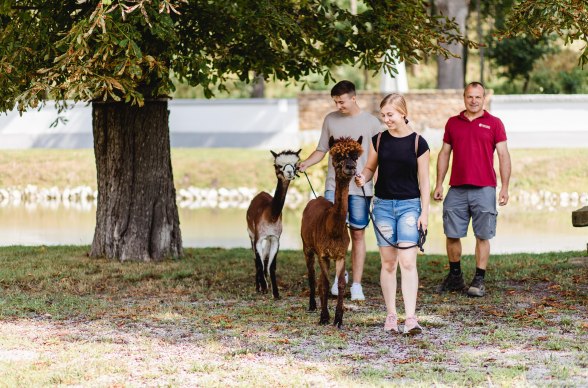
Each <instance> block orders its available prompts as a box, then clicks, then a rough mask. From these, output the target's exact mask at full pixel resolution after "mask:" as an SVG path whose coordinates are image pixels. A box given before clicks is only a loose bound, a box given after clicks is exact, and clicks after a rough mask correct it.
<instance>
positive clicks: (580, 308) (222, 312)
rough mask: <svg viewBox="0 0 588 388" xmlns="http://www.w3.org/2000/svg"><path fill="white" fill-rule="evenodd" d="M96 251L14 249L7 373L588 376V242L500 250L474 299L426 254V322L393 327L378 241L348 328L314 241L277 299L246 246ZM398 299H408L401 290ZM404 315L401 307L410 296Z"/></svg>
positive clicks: (455, 379) (5, 321) (279, 379)
mask: <svg viewBox="0 0 588 388" xmlns="http://www.w3.org/2000/svg"><path fill="white" fill-rule="evenodd" d="M88 250H89V248H88V247H7V248H1V249H0V284H1V286H2V291H1V292H2V297H1V299H0V317H1V319H2V321H1V322H2V330H1V331H0V373H2V374H3V375H4V373H3V372H6V373H8V375H7V376H8V377H7V378H8V380H7V381H9V382H15V383H22V382H23V381H24V382H28V383H31V384H37V383H38V384H44V383H48V384H53V383H55V382H57V383H63V382H65V383H68V382H70V383H72V384H80V383H81V382H88V381H91V382H93V384H94V383H95V384H98V385H100V383H101V382H106V383H109V384H114V383H117V382H123V383H124V382H128V381H131V382H132V383H131V385H133V384H144V383H146V382H148V384H155V385H158V384H159V385H161V384H163V385H167V384H175V385H187V384H197V385H220V384H227V383H229V384H233V385H234V383H235V382H237V385H253V384H255V385H259V382H263V384H261V385H288V386H290V385H299V384H301V385H310V384H313V385H314V384H322V385H325V384H326V385H356V384H362V385H382V384H387V385H388V384H392V385H394V384H398V385H431V384H438V383H439V384H445V385H449V386H452V385H455V386H460V385H474V386H475V385H487V384H488V382H492V383H493V384H499V385H514V384H519V385H520V384H522V385H525V384H531V385H535V384H543V383H544V382H545V381H549V382H550V384H554V385H582V384H583V383H586V382H588V372H586V367H587V366H588V357H587V356H586V354H587V351H588V345H586V344H587V343H588V341H587V339H588V324H586V322H587V321H588V314H587V305H588V285H587V282H586V279H587V278H588V266H585V265H583V261H582V260H579V259H578V257H581V256H582V254H581V253H579V252H558V253H551V254H513V255H495V256H493V257H492V258H491V263H490V267H489V271H488V274H487V289H488V294H487V296H486V297H484V298H476V299H472V298H468V297H467V296H465V295H462V294H455V293H450V294H443V295H437V294H434V293H433V292H432V290H433V289H434V288H435V286H436V285H437V284H438V283H439V282H440V281H441V280H442V278H443V276H444V275H445V273H446V271H447V263H446V258H445V257H443V256H433V255H423V256H419V259H418V260H419V275H420V288H421V290H420V294H419V301H418V306H417V308H418V315H419V317H420V321H421V323H422V325H423V326H424V329H425V332H424V333H423V334H422V335H421V336H418V337H412V338H407V337H402V336H390V335H388V334H386V333H384V332H383V330H382V325H383V320H384V317H385V307H384V302H383V299H382V297H381V293H380V288H379V267H380V265H379V257H378V255H377V253H374V252H370V253H368V258H367V261H366V268H365V274H364V292H365V293H366V297H367V301H366V302H364V303H354V302H350V301H349V296H348V295H347V297H346V303H345V307H346V312H345V315H344V318H343V319H344V321H343V322H344V328H343V329H342V330H338V329H336V328H335V327H333V326H332V325H328V326H319V325H318V324H317V323H318V314H317V313H308V312H307V311H306V310H307V307H308V291H307V278H306V269H305V264H304V259H303V256H302V254H301V252H300V251H282V252H280V253H279V257H278V269H277V273H278V283H279V287H280V293H281V295H282V299H281V300H278V301H274V300H273V299H272V297H271V293H270V294H265V295H264V294H257V293H255V291H254V263H253V258H252V255H251V252H250V251H249V250H247V249H230V250H226V249H214V248H209V249H186V252H185V257H184V258H183V259H181V260H177V261H165V262H162V263H148V264H140V263H117V262H110V261H106V260H92V259H89V258H88V257H87V254H86V253H87V251H88ZM463 269H464V273H465V275H466V277H467V276H471V275H473V271H474V265H473V258H472V257H465V258H464V260H463ZM397 304H398V306H402V299H401V295H400V294H398V299H397ZM331 305H332V304H331ZM331 307H332V306H331ZM400 313H401V318H402V308H401V307H400ZM332 315H333V314H332ZM34 333H36V334H34ZM35 335H36V337H35ZM39 338H40V339H41V340H39ZM2 349H11V350H12V351H13V352H16V351H20V352H29V353H30V352H33V353H35V354H37V355H38V356H37V357H33V360H32V361H30V362H22V363H18V365H17V366H16V367H15V365H14V362H12V363H6V362H5V361H4V360H3V356H2ZM51 352H53V353H51ZM83 352H90V353H89V354H90V356H92V357H94V359H95V360H96V361H95V365H94V368H93V369H92V368H90V370H86V369H83V368H81V367H80V369H79V370H77V369H75V368H74V370H73V372H72V370H71V368H69V369H68V368H67V367H66V366H67V365H71V364H72V363H75V362H80V363H82V364H84V361H82V360H83V357H87V354H86V356H84V353H83ZM29 353H26V354H29ZM23 354H24V353H23ZM49 354H57V356H56V357H54V359H55V360H56V361H54V362H51V363H48V364H45V363H44V361H43V360H44V359H45V357H49ZM39 363H40V364H39ZM9 365H10V368H9ZM117 365H118V366H117ZM562 365H563V366H565V367H562ZM8 368H9V369H8ZM104 376H110V377H108V378H105V377H104ZM211 376H212V377H211ZM23 379H24V380H23ZM52 379H53V380H52ZM105 379H106V380H105Z"/></svg>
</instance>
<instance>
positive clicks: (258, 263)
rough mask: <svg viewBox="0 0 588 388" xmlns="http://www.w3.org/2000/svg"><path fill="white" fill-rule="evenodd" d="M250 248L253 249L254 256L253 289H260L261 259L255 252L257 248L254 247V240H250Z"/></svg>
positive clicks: (258, 290)
mask: <svg viewBox="0 0 588 388" xmlns="http://www.w3.org/2000/svg"><path fill="white" fill-rule="evenodd" d="M251 249H252V250H253V255H254V256H255V259H254V261H255V291H257V292H260V291H261V283H260V282H259V269H260V268H261V259H260V257H259V254H258V253H257V249H255V242H254V241H253V240H251Z"/></svg>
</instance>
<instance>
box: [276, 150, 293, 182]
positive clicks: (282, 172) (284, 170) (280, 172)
mask: <svg viewBox="0 0 588 388" xmlns="http://www.w3.org/2000/svg"><path fill="white" fill-rule="evenodd" d="M299 153H300V151H298V152H293V151H284V152H281V153H279V154H274V153H273V152H272V154H273V155H274V158H275V160H274V168H275V169H276V176H277V177H278V178H280V179H286V180H289V181H291V180H293V179H294V178H296V177H297V176H298V175H296V169H297V167H296V166H297V165H298V162H299V161H300V156H299V155H298V154H299Z"/></svg>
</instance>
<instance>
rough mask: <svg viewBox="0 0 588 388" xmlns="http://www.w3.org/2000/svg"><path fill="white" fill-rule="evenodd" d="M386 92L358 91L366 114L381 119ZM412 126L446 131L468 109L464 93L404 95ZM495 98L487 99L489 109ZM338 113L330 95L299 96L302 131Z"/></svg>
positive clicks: (417, 92)
mask: <svg viewBox="0 0 588 388" xmlns="http://www.w3.org/2000/svg"><path fill="white" fill-rule="evenodd" d="M385 95H386V93H379V92H361V91H360V92H358V94H357V103H358V105H359V106H360V107H361V108H362V109H363V110H365V111H367V112H371V113H373V114H374V115H376V116H379V112H380V101H382V99H383V98H384V97H385ZM403 95H404V98H405V99H406V104H407V108H408V119H409V121H410V125H411V126H412V127H413V128H414V129H416V130H417V131H423V130H426V129H442V128H444V127H445V122H447V119H448V118H449V117H451V116H454V115H456V114H457V113H459V112H460V111H462V110H463V109H464V106H463V91H462V90H461V89H460V90H415V91H410V92H408V93H404V94H403ZM491 100H492V98H491V95H489V96H488V97H487V98H486V103H487V108H489V106H490V105H489V104H490V101H491ZM333 110H335V106H334V103H333V100H332V99H331V96H330V93H329V92H310V93H308V92H307V93H301V94H300V95H299V96H298V112H299V113H298V116H299V120H300V130H301V131H305V130H320V128H321V126H322V122H323V119H324V117H325V116H326V115H327V114H328V113H329V112H332V111H333Z"/></svg>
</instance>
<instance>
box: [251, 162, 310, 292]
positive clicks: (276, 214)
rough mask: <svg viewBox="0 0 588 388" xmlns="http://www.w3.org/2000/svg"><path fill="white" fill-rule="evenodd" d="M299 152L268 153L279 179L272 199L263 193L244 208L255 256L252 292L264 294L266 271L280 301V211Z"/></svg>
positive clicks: (294, 175) (293, 175) (294, 172)
mask: <svg viewBox="0 0 588 388" xmlns="http://www.w3.org/2000/svg"><path fill="white" fill-rule="evenodd" d="M300 151H301V150H298V152H294V151H283V152H280V153H279V154H276V153H275V152H273V151H270V152H271V153H272V155H273V156H274V167H275V169H276V177H277V178H278V183H277V186H276V191H275V193H274V197H272V196H271V195H270V194H268V193H266V192H265V191H262V192H261V193H259V194H257V195H256V196H255V197H254V198H253V199H252V200H251V203H250V204H249V208H248V209H247V232H248V233H249V238H250V239H251V248H252V249H253V253H254V254H255V268H256V274H255V289H256V290H257V292H263V293H266V292H267V279H266V277H267V273H268V268H269V275H270V279H271V282H272V292H273V295H274V298H275V299H279V298H280V295H279V293H278V285H277V282H276V261H277V254H278V250H279V248H280V235H281V234H282V209H283V208H284V202H285V200H286V193H287V192H288V186H289V185H290V181H291V180H292V179H294V178H295V177H296V176H297V175H296V169H297V164H298V162H299V161H300V156H299V155H300Z"/></svg>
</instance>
